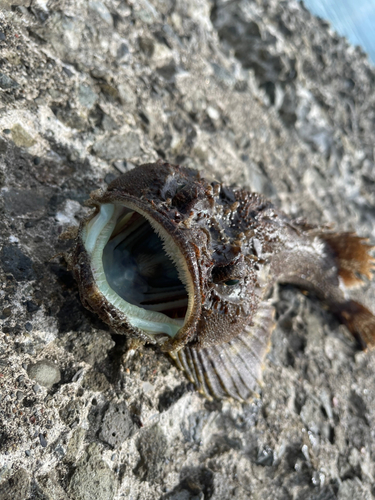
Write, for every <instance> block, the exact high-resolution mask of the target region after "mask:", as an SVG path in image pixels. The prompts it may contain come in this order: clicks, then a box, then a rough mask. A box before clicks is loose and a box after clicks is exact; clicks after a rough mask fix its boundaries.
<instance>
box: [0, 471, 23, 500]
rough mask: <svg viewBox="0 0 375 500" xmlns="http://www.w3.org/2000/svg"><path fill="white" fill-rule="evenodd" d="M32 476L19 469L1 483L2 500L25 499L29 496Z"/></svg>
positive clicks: (0, 496)
mask: <svg viewBox="0 0 375 500" xmlns="http://www.w3.org/2000/svg"><path fill="white" fill-rule="evenodd" d="M29 489H30V476H29V475H28V474H27V472H26V471H25V469H19V470H18V471H17V472H16V473H15V474H13V476H12V477H10V478H9V479H8V480H7V481H5V482H2V483H0V500H25V498H28V496H29Z"/></svg>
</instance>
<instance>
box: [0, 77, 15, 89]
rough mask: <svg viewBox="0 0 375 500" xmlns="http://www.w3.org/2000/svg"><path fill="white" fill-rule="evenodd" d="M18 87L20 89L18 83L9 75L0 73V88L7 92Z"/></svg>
mask: <svg viewBox="0 0 375 500" xmlns="http://www.w3.org/2000/svg"><path fill="white" fill-rule="evenodd" d="M16 87H18V83H17V82H16V81H15V80H13V79H12V78H11V77H10V76H8V75H4V73H0V88H2V89H3V90H7V89H12V88H16Z"/></svg>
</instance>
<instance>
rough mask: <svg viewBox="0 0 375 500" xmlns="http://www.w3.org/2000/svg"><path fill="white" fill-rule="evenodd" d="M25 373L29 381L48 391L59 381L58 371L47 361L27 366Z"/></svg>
mask: <svg viewBox="0 0 375 500" xmlns="http://www.w3.org/2000/svg"><path fill="white" fill-rule="evenodd" d="M27 373H28V375H29V377H30V378H31V379H33V380H35V381H36V382H38V384H40V385H43V386H44V387H47V388H48V389H49V388H50V387H52V386H53V384H57V383H58V382H60V380H61V374H60V370H59V369H58V367H57V366H56V365H55V364H54V363H52V362H51V361H48V359H43V360H41V361H38V362H37V363H34V364H31V365H29V366H28V368H27Z"/></svg>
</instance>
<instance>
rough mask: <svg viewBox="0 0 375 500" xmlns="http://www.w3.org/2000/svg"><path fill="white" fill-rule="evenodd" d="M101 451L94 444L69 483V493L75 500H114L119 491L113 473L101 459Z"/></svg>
mask: <svg viewBox="0 0 375 500" xmlns="http://www.w3.org/2000/svg"><path fill="white" fill-rule="evenodd" d="M100 452H101V449H100V448H99V447H98V446H97V445H95V444H92V445H91V446H90V447H89V448H88V450H87V452H86V454H85V457H84V458H83V459H82V460H81V461H80V463H79V464H78V467H77V468H76V469H75V472H74V474H73V476H72V477H71V479H70V482H69V488H68V493H69V495H70V497H71V498H74V499H75V500H92V499H93V498H97V499H99V498H100V500H112V499H113V498H114V496H115V493H116V490H117V480H116V476H115V474H114V473H113V471H112V470H111V469H110V468H109V467H108V465H107V464H106V463H105V462H104V461H103V460H101V458H100Z"/></svg>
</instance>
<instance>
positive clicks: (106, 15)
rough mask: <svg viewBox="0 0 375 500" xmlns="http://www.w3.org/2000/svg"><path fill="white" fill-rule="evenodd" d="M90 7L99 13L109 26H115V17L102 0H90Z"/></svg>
mask: <svg viewBox="0 0 375 500" xmlns="http://www.w3.org/2000/svg"><path fill="white" fill-rule="evenodd" d="M89 7H90V9H91V10H93V11H95V12H96V13H97V14H99V16H100V17H101V18H102V19H103V21H104V22H105V23H107V24H108V26H113V19H112V16H111V13H110V12H109V10H108V9H107V7H106V6H105V5H104V4H103V3H102V2H98V1H91V2H89Z"/></svg>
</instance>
